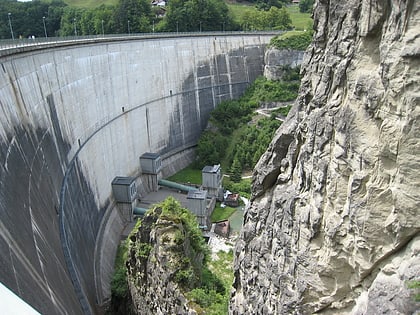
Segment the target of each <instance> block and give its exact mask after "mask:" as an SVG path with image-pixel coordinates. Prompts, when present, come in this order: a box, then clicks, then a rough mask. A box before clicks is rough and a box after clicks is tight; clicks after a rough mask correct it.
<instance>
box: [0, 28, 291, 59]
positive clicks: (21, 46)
mask: <svg viewBox="0 0 420 315" xmlns="http://www.w3.org/2000/svg"><path fill="white" fill-rule="evenodd" d="M282 32H283V31H258V32H250V31H234V32H228V31H225V32H221V31H220V32H193V33H183V32H174V33H132V34H106V35H102V34H101V35H85V36H67V37H36V38H21V39H13V40H12V39H2V40H0V57H1V56H6V55H12V54H15V53H21V52H26V51H32V50H38V49H45V48H52V47H59V46H70V45H80V44H88V43H92V42H113V41H126V40H139V39H153V38H173V37H197V36H255V35H257V36H258V35H272V36H275V35H279V34H281V33H282Z"/></svg>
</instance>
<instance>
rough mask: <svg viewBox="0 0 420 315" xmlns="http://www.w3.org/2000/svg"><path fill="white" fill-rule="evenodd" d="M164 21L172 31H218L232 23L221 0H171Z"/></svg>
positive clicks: (227, 10)
mask: <svg viewBox="0 0 420 315" xmlns="http://www.w3.org/2000/svg"><path fill="white" fill-rule="evenodd" d="M165 23H166V27H167V31H172V32H175V31H179V32H197V31H219V30H221V29H225V30H227V29H231V28H232V25H233V22H232V18H231V16H230V15H229V8H228V7H227V5H226V3H225V2H224V1H223V0H187V1H183V0H171V1H169V5H168V11H167V14H166V17H165Z"/></svg>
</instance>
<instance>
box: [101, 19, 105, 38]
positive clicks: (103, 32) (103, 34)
mask: <svg viewBox="0 0 420 315" xmlns="http://www.w3.org/2000/svg"><path fill="white" fill-rule="evenodd" d="M101 23H102V36H105V31H104V20H102V21H101Z"/></svg>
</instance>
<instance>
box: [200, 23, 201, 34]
mask: <svg viewBox="0 0 420 315" xmlns="http://www.w3.org/2000/svg"><path fill="white" fill-rule="evenodd" d="M200 33H201V21H200Z"/></svg>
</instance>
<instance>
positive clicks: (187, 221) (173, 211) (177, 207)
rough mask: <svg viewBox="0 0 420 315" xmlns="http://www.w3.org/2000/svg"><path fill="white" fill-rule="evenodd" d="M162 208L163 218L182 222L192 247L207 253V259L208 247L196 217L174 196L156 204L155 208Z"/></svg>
mask: <svg viewBox="0 0 420 315" xmlns="http://www.w3.org/2000/svg"><path fill="white" fill-rule="evenodd" d="M156 208H159V209H161V210H162V213H161V214H160V217H161V218H165V219H166V220H169V221H173V222H175V223H182V225H183V226H184V228H185V231H186V237H188V239H189V240H190V243H191V247H192V248H193V249H194V250H195V251H196V252H199V253H203V254H204V255H205V260H206V259H207V258H208V257H207V256H208V247H207V244H206V243H205V242H204V238H203V235H202V233H201V230H200V229H199V227H198V223H197V219H196V217H195V216H194V215H193V214H192V213H191V211H189V210H188V209H185V208H182V207H181V204H180V203H179V202H178V201H177V200H175V199H174V198H173V197H168V198H166V199H165V200H164V201H162V202H161V203H159V204H157V205H156V206H155V209H156Z"/></svg>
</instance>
